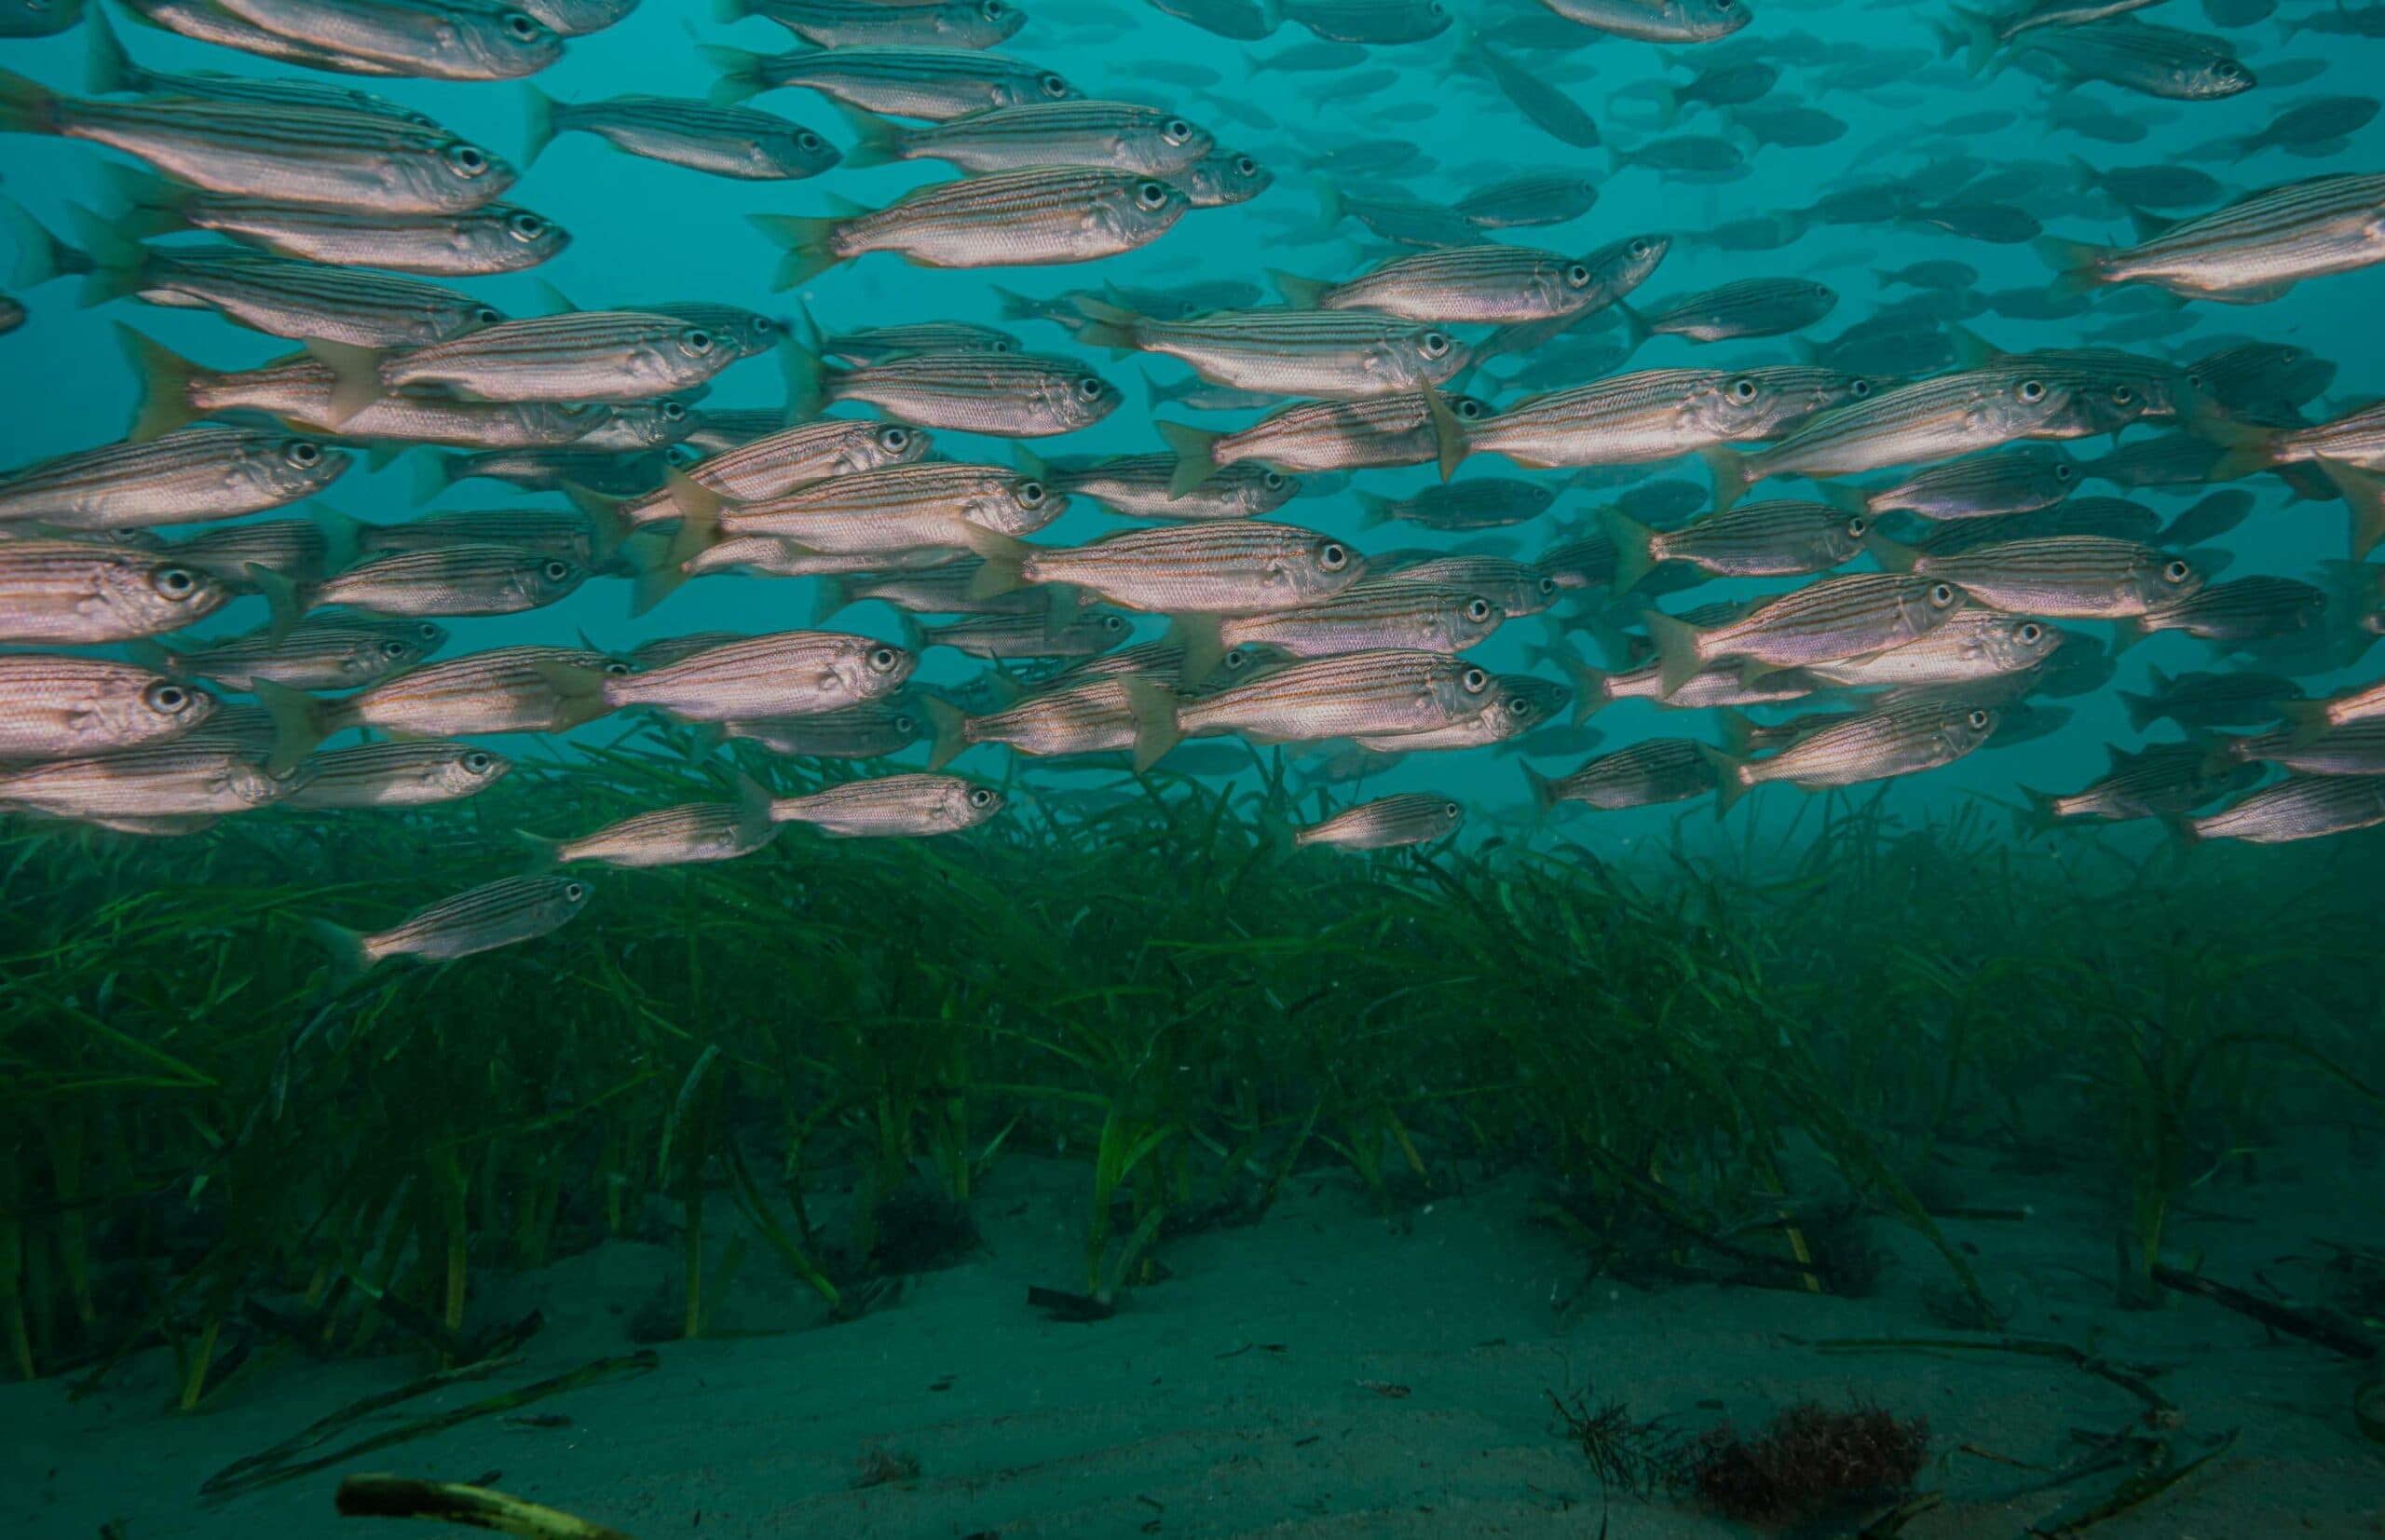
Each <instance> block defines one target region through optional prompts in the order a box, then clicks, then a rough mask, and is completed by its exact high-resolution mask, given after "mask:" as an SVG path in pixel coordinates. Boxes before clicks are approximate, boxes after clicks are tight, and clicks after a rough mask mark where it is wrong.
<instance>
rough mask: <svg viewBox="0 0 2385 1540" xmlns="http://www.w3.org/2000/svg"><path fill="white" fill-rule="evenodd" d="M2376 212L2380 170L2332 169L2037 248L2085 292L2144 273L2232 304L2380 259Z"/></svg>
mask: <svg viewBox="0 0 2385 1540" xmlns="http://www.w3.org/2000/svg"><path fill="white" fill-rule="evenodd" d="M2380 215H2385V174H2378V173H2375V172H2338V173H2335V174H2332V175H2327V176H2316V177H2309V178H2306V179H2304V180H2302V181H2300V182H2289V183H2287V184H2284V185H2283V186H2278V187H2271V188H2269V189H2268V190H2266V191H2263V192H2258V193H2255V194H2253V195H2252V196H2250V197H2248V198H2239V199H2238V200H2237V201H2235V202H2234V203H2231V204H2229V205H2228V206H2227V207H2226V208H2224V209H2218V210H2215V211H2213V212H2211V213H2207V214H2198V215H2197V216H2195V217H2194V218H2192V219H2188V220H2182V221H2180V222H2179V223H2178V224H2176V225H2172V226H2171V227H2170V228H2169V229H2167V230H2164V231H2163V232H2161V234H2160V235H2158V236H2155V237H2154V238H2152V239H2150V240H2147V241H2144V242H2141V243H2140V244H2138V245H2135V246H2130V247H2109V246H2092V245H2086V244H2083V243H2081V242H2078V241H2070V240H2056V239H2053V238H2047V239H2044V240H2040V241H2039V242H2038V243H2037V249H2038V251H2039V252H2040V253H2042V254H2043V255H2044V257H2045V259H2046V261H2047V263H2048V264H2049V265H2050V266H2052V267H2054V268H2055V269H2056V271H2057V272H2059V273H2060V274H2061V277H2060V278H2059V279H2058V280H2057V287H2059V288H2063V289H2066V290H2069V291H2071V292H2074V293H2076V292H2084V291H2086V290H2090V289H2096V288H2103V287H2106V286H2108V285H2112V284H2119V283H2149V284H2153V285H2156V286H2157V287H2160V288H2163V289H2167V290H2169V291H2170V292H2171V293H2177V294H2185V295H2187V296H2189V297H2194V298H2202V299H2217V300H2223V301H2228V302H2231V303H2236V304H2245V305H2251V304H2258V303H2260V302H2262V301H2264V300H2269V299H2274V298H2276V297H2277V296H2278V295H2279V294H2282V293H2284V292H2285V290H2286V289H2287V288H2289V287H2291V286H2292V285H2294V284H2296V283H2299V282H2300V281H2302V280H2303V279H2310V278H2324V277H2326V276H2328V275H2330V274H2334V273H2348V272H2351V271H2353V270H2354V269H2356V268H2361V267H2366V266H2370V265H2372V264H2374V263H2376V262H2378V261H2380V260H2385V244H2380V243H2379V242H2378V239H2377V237H2376V230H2377V224H2378V218H2379V217H2380Z"/></svg>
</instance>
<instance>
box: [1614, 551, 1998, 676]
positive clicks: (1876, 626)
mask: <svg viewBox="0 0 2385 1540" xmlns="http://www.w3.org/2000/svg"><path fill="white" fill-rule="evenodd" d="M1965 597H1966V595H1965V593H1964V591H1963V590H1962V589H1960V588H1957V587H1956V585H1955V584H1954V583H1953V582H1951V581H1949V580H1945V579H1936V578H1931V577H1927V576H1922V575H1918V574H1912V573H1901V572H1879V573H1873V572H1863V573H1855V574H1852V575H1849V576H1847V577H1841V578H1825V579H1822V580H1820V581H1819V582H1816V583H1811V584H1808V585H1807V586H1806V587H1804V588H1801V589H1797V590H1795V591H1793V592H1792V593H1784V594H1781V595H1780V596H1779V597H1778V598H1774V599H1768V600H1766V601H1765V602H1764V603H1763V604H1761V605H1758V606H1756V607H1755V608H1754V609H1753V610H1751V611H1750V612H1749V613H1748V614H1747V615H1745V616H1743V617H1741V618H1740V619H1738V620H1731V621H1728V622H1726V623H1724V624H1722V625H1716V626H1708V627H1702V628H1701V627H1697V626H1693V625H1691V624H1689V623H1688V622H1686V621H1684V620H1681V619H1679V618H1677V617H1674V616H1671V615H1667V614H1665V613H1664V612H1662V611H1661V610H1653V609H1651V610H1642V612H1641V620H1642V621H1643V622H1644V623H1645V624H1646V626H1647V628H1648V634H1649V636H1650V637H1651V638H1653V639H1654V641H1655V642H1656V656H1657V659H1658V661H1659V663H1660V665H1661V666H1660V675H1661V677H1662V679H1663V682H1664V694H1665V695H1666V696H1667V697H1669V698H1670V696H1671V695H1673V694H1674V693H1675V692H1676V691H1678V690H1679V689H1680V688H1682V686H1683V685H1684V684H1686V683H1688V681H1689V680H1690V678H1691V677H1692V676H1693V675H1696V674H1697V672H1698V671H1699V670H1701V669H1703V668H1705V667H1706V666H1707V665H1708V664H1710V663H1715V662H1722V661H1738V662H1740V663H1741V664H1742V665H1743V666H1744V667H1745V669H1746V671H1747V672H1749V673H1751V674H1753V673H1756V672H1761V671H1768V670H1772V669H1782V668H1802V667H1807V666H1810V665H1812V664H1815V663H1834V662H1839V661H1845V660H1847V659H1850V658H1862V657H1868V656H1870V655H1871V654H1873V653H1877V652H1886V651H1888V650H1889V649H1890V648H1892V647H1903V646H1905V645H1906V644H1908V643H1911V642H1915V641H1918V640H1919V639H1921V638H1922V637H1924V636H1926V635H1928V634H1929V633H1931V632H1933V631H1935V630H1937V629H1938V628H1939V627H1940V626H1942V625H1943V624H1945V623H1946V621H1947V620H1949V619H1951V618H1952V617H1953V616H1954V614H1955V612H1956V610H1958V609H1959V608H1961V607H1962V606H1963V604H1964V602H1965Z"/></svg>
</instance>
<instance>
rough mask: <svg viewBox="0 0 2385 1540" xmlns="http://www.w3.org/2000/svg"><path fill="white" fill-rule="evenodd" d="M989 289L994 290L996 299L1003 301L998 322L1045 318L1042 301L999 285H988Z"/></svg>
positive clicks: (997, 316)
mask: <svg viewBox="0 0 2385 1540" xmlns="http://www.w3.org/2000/svg"><path fill="white" fill-rule="evenodd" d="M987 287H988V288H989V289H991V290H993V292H994V297H995V298H996V299H998V300H1000V301H1002V309H1001V310H1000V311H999V312H998V313H997V315H996V317H995V319H996V320H1042V319H1043V302H1042V301H1041V300H1034V299H1029V298H1028V297H1027V296H1026V295H1025V294H1022V293H1019V292H1018V291H1017V290H1015V289H1005V288H1003V287H1002V285H1001V284H999V283H992V284H988V285H987Z"/></svg>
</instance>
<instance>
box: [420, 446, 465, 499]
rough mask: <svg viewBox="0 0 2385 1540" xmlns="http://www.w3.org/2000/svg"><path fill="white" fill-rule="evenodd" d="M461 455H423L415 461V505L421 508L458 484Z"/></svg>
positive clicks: (462, 461) (462, 459) (461, 462)
mask: <svg viewBox="0 0 2385 1540" xmlns="http://www.w3.org/2000/svg"><path fill="white" fill-rule="evenodd" d="M463 463H464V457H462V456H461V455H445V454H423V455H416V457H415V460H414V505H415V506H416V508H420V507H421V506H422V505H423V504H425V503H427V502H429V501H431V500H432V499H433V498H435V497H438V496H439V495H440V494H441V493H443V492H444V491H446V490H447V489H448V488H449V487H451V486H453V485H455V484H456V472H457V468H458V467H460V466H461V465H462V464H463Z"/></svg>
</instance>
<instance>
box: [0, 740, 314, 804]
mask: <svg viewBox="0 0 2385 1540" xmlns="http://www.w3.org/2000/svg"><path fill="white" fill-rule="evenodd" d="M298 784H299V782H298V779H297V777H295V776H290V775H277V774H273V773H270V772H268V771H267V770H265V769H262V768H260V767H259V766H258V765H257V764H256V763H255V762H254V761H253V759H252V757H251V756H249V755H248V754H247V753H246V752H245V751H244V750H243V749H241V748H240V747H239V746H237V745H226V744H225V743H210V742H206V741H204V739H203V738H202V735H201V734H199V733H198V732H197V731H193V732H188V733H184V734H182V735H180V736H178V737H175V738H170V739H168V740H166V741H164V742H162V743H143V744H138V745H134V746H132V747H129V748H119V749H117V750H116V751H114V752H112V753H108V754H102V755H95V756H85V757H83V758H79V759H50V760H45V761H42V762H40V763H38V764H33V765H24V766H17V767H13V768H6V769H0V808H7V809H14V810H18V811H33V812H44V813H48V814H50V815H52V816H54V817H60V818H74V819H82V820H87V821H102V822H104V821H106V820H108V819H111V818H130V819H140V820H149V819H182V818H215V817H222V816H224V815H225V814H227V813H239V812H247V811H252V810H253V809H256V808H262V807H266V806H268V805H270V804H272V803H274V802H278V801H279V800H280V799H281V798H283V797H287V796H289V795H290V794H291V793H292V792H293V791H294V790H296V789H297V786H298Z"/></svg>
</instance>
